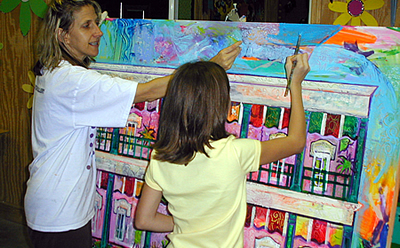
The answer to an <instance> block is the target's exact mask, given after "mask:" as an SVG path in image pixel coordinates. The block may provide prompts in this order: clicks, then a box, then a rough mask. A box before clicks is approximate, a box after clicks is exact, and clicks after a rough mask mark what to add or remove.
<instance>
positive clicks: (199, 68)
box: [154, 61, 230, 164]
mask: <svg viewBox="0 0 400 248" xmlns="http://www.w3.org/2000/svg"><path fill="white" fill-rule="evenodd" d="M229 91H230V86H229V80H228V76H227V75H226V72H225V70H224V69H223V68H222V67H221V66H219V65H218V64H216V63H213V62H205V61H201V62H195V63H187V64H184V65H182V66H181V67H179V68H178V69H177V70H176V72H175V73H174V75H173V77H172V79H171V81H170V82H169V85H168V89H167V93H166V96H165V98H164V102H163V108H162V112H161V116H160V122H159V131H158V135H157V137H158V141H157V142H156V144H155V146H154V149H155V151H156V153H155V156H154V158H155V159H157V160H160V161H168V162H171V163H175V164H188V163H189V162H190V161H191V160H192V159H193V158H194V156H195V154H196V152H200V153H203V154H205V155H206V156H208V154H207V153H206V150H205V147H206V146H207V147H209V148H212V146H211V144H210V140H219V139H222V138H226V137H228V136H229V133H228V132H226V130H225V123H226V119H227V115H228V111H229V106H230V95H229Z"/></svg>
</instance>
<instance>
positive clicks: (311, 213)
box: [92, 19, 400, 248]
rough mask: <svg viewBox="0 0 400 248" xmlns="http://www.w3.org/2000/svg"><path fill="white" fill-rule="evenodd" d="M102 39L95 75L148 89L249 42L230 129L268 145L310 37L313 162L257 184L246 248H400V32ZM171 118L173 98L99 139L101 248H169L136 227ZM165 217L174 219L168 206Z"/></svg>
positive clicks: (276, 29) (278, 132) (279, 131)
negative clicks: (289, 69)
mask: <svg viewBox="0 0 400 248" xmlns="http://www.w3.org/2000/svg"><path fill="white" fill-rule="evenodd" d="M101 29H102V31H103V32H104V36H103V38H102V40H101V45H100V46H101V47H100V53H99V55H98V57H97V58H96V60H97V62H96V63H95V64H93V66H92V68H93V69H95V70H98V71H100V72H102V73H106V74H110V75H118V76H121V77H124V78H129V79H133V80H137V81H139V82H145V81H148V80H150V79H152V78H155V77H159V76H163V75H168V74H170V73H172V72H173V70H174V69H175V68H177V67H178V66H179V65H181V64H183V63H185V62H188V61H193V60H199V59H209V58H211V57H213V56H214V55H215V54H216V53H217V52H218V51H219V50H221V49H223V48H225V47H227V46H229V45H231V44H233V43H234V42H236V41H238V40H241V41H243V44H242V52H241V54H240V55H239V57H238V58H237V59H236V61H235V63H234V65H233V67H232V68H231V69H230V70H229V71H228V76H229V79H230V82H231V100H232V106H231V111H230V114H229V116H228V118H227V124H226V128H227V130H228V131H229V132H231V133H233V134H234V135H236V136H237V137H247V138H252V139H258V140H268V139H274V138H279V137H281V136H285V135H286V133H287V127H288V118H289V115H290V109H289V98H288V97H284V91H285V87H286V80H285V78H284V75H285V71H284V62H285V58H286V57H287V56H289V55H292V54H293V52H294V50H295V44H296V41H297V37H298V35H299V34H301V35H302V44H301V47H300V52H301V53H308V54H309V55H310V66H311V71H310V73H309V74H308V76H307V77H306V80H305V81H304V82H303V99H304V106H305V110H306V119H307V144H306V147H305V149H304V151H303V152H302V153H301V154H298V155H294V156H291V157H288V158H285V159H282V160H280V161H276V162H274V163H271V164H267V165H262V166H261V167H260V170H259V171H258V172H254V173H250V174H249V175H248V180H247V181H248V182H247V191H248V200H247V201H248V211H247V218H246V223H245V225H244V232H245V247H248V248H251V247H287V248H289V247H354V248H356V247H357V248H358V247H386V245H387V244H388V243H390V240H389V239H390V237H389V234H390V232H389V230H390V228H391V226H389V225H390V223H389V219H390V216H391V215H394V214H395V211H396V204H397V202H394V200H395V198H396V192H395V185H396V181H398V178H397V177H398V170H399V152H398V151H399V146H400V142H399V137H400V133H399V129H400V125H399V121H400V117H399V100H400V85H399V82H400V66H399V62H400V33H399V31H400V29H398V28H385V27H350V26H338V25H306V24H275V23H233V22H209V21H168V20H127V19H116V20H106V21H105V22H104V23H103V24H102V26H101ZM161 108H162V99H161V100H157V101H155V102H150V103H140V104H135V105H134V106H132V110H131V115H130V118H129V121H128V124H127V127H126V128H123V129H118V128H99V129H98V134H97V159H96V161H97V165H98V169H99V174H98V175H99V183H98V193H99V204H98V205H99V206H102V207H103V208H101V207H99V215H98V216H97V215H96V220H95V221H94V227H93V231H94V237H95V238H96V239H97V240H98V241H99V242H100V243H101V244H102V245H103V246H101V245H100V246H99V247H106V245H112V246H115V247H165V245H166V242H167V239H166V238H165V235H166V234H157V235H161V236H152V235H154V234H144V233H142V232H140V231H138V230H134V228H133V226H132V219H133V218H134V209H135V206H136V203H137V200H138V199H139V197H140V193H139V192H140V191H138V185H139V184H140V183H142V180H143V175H144V173H145V169H146V165H147V162H148V159H149V154H150V152H151V144H153V143H154V141H155V140H156V139H157V130H158V117H159V110H160V109H161ZM103 174H107V175H108V176H107V180H105V179H104V178H103V177H104V175H103ZM110 178H112V180H110ZM121 178H125V179H121ZM103 184H104V185H111V186H108V188H107V187H106V186H102V185H103ZM128 185H130V186H128ZM132 190H133V191H132ZM107 202H108V203H107ZM160 209H161V210H162V211H164V212H165V211H167V208H166V206H165V205H163V204H161V206H160ZM101 211H103V212H101ZM96 223H97V224H96ZM100 229H102V231H101V232H100V231H99V230H100ZM139 241H140V242H139Z"/></svg>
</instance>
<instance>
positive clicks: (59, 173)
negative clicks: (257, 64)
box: [25, 0, 240, 248]
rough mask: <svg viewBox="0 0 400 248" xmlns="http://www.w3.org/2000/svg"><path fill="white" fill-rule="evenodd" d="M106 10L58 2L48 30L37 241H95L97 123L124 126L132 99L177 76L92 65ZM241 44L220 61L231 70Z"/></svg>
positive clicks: (39, 86) (34, 211) (30, 205)
mask: <svg viewBox="0 0 400 248" xmlns="http://www.w3.org/2000/svg"><path fill="white" fill-rule="evenodd" d="M100 13H101V10H100V7H99V5H98V4H97V3H96V2H95V1H93V0H76V1H74V0H56V1H55V2H53V3H51V4H50V8H49V10H48V13H47V15H46V17H45V19H44V22H43V23H42V27H41V30H40V34H39V40H38V55H39V58H38V62H37V64H36V66H35V68H34V72H35V73H36V75H37V77H36V86H35V94H34V104H33V116H32V150H33V156H34V160H33V161H32V163H31V164H30V166H29V171H30V178H29V180H28V182H27V191H26V195H25V213H26V220H27V224H28V227H29V234H30V237H31V240H32V243H33V244H34V246H35V247H57V248H59V247H68V248H71V247H91V245H92V242H91V225H90V220H91V219H92V217H93V215H94V194H95V190H96V189H95V175H96V166H95V163H94V162H95V159H94V153H95V151H94V146H93V144H94V142H95V133H96V129H95V127H97V126H101V127H124V126H125V124H126V121H127V118H128V115H129V111H130V107H131V105H132V103H133V102H143V101H152V100H154V99H157V98H160V97H163V96H164V94H165V91H166V86H167V84H168V80H169V78H170V76H167V77H162V78H158V79H155V80H152V81H150V82H147V83H143V84H138V83H137V82H133V81H129V80H125V79H122V78H118V77H116V78H113V77H110V76H107V75H102V74H99V73H98V72H96V71H94V70H89V69H88V66H89V64H90V62H91V61H92V60H93V59H92V58H93V57H94V56H96V55H97V54H98V48H99V41H100V37H101V36H102V35H103V33H102V32H101V30H100V29H99V27H98V23H99V16H100ZM239 45H240V42H239V43H236V44H234V45H232V46H230V47H228V48H226V49H224V50H222V51H220V53H218V54H217V56H216V57H214V58H213V59H212V60H213V61H215V62H217V63H219V64H221V65H222V66H223V67H224V68H225V69H229V68H230V66H231V65H232V64H233V62H234V60H235V58H236V56H237V55H238V54H239V53H240V47H239Z"/></svg>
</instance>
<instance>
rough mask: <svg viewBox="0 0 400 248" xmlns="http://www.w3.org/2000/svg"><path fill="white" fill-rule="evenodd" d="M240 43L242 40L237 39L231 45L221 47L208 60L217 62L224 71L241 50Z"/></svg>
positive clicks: (229, 67)
mask: <svg viewBox="0 0 400 248" xmlns="http://www.w3.org/2000/svg"><path fill="white" fill-rule="evenodd" d="M241 44H242V42H241V41H238V42H236V43H234V44H233V45H230V46H228V47H226V48H224V49H222V50H221V51H219V53H218V54H217V55H215V57H213V58H212V59H210V61H212V62H215V63H217V64H219V65H220V66H222V68H224V69H225V71H227V70H229V69H231V67H232V65H233V63H234V62H235V59H236V57H237V56H238V55H239V53H240V51H242V48H241V47H240V45H241Z"/></svg>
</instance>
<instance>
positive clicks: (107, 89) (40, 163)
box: [25, 61, 137, 232]
mask: <svg viewBox="0 0 400 248" xmlns="http://www.w3.org/2000/svg"><path fill="white" fill-rule="evenodd" d="M136 89H137V82H133V81H129V80H125V79H121V78H118V77H115V78H114V77H110V76H108V75H103V74H100V73H98V72H96V71H94V70H88V69H85V68H83V67H81V66H73V65H71V64H70V63H69V62H67V61H62V62H61V63H60V66H59V67H57V68H56V69H54V70H53V71H51V72H49V71H47V70H45V71H44V74H43V76H38V77H36V86H35V93H34V103H33V115H32V150H33V157H34V160H33V161H32V163H31V164H30V165H29V172H30V178H29V180H28V182H27V191H26V195H25V214H26V220H27V224H28V226H29V227H30V228H32V229H33V230H36V231H42V232H62V231H68V230H73V229H77V228H80V227H82V226H84V225H85V224H87V223H88V221H90V219H91V218H92V217H93V215H94V196H95V192H96V188H95V186H96V185H95V180H96V179H95V177H96V165H95V159H94V157H95V156H94V153H95V149H94V148H95V136H96V128H95V127H124V126H125V125H126V121H127V119H128V115H129V111H130V108H131V106H132V103H133V100H134V96H135V94H136Z"/></svg>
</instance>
